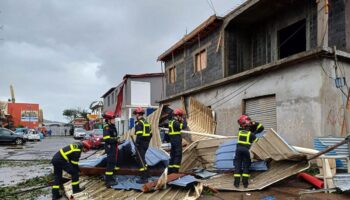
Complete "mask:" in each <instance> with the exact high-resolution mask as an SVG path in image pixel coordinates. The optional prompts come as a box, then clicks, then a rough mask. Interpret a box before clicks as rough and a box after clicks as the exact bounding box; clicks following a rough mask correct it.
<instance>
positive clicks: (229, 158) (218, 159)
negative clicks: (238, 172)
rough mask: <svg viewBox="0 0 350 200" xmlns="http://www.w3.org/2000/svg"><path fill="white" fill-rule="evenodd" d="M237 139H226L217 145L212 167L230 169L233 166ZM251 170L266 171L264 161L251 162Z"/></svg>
mask: <svg viewBox="0 0 350 200" xmlns="http://www.w3.org/2000/svg"><path fill="white" fill-rule="evenodd" d="M236 146H237V139H233V140H230V141H227V142H225V143H223V144H221V145H220V146H219V148H218V149H217V150H216V153H215V164H214V167H215V168H217V169H219V170H232V169H234V168H235V166H234V162H233V160H234V157H235V154H236ZM250 170H253V171H266V170H267V166H266V162H265V161H257V162H253V163H252V165H251V166H250Z"/></svg>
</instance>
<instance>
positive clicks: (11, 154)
mask: <svg viewBox="0 0 350 200" xmlns="http://www.w3.org/2000/svg"><path fill="white" fill-rule="evenodd" d="M73 142H78V140H75V139H73V137H71V136H56V137H54V136H53V137H46V138H45V139H43V140H41V141H40V142H29V141H28V142H26V143H25V144H24V145H4V144H1V145H0V160H51V159H52V156H53V155H54V154H55V153H56V152H57V151H58V150H59V149H60V148H62V147H65V146H67V145H69V144H71V143H73ZM90 153H93V151H90V152H89V154H90ZM86 155H88V154H86ZM86 155H82V157H84V156H86Z"/></svg>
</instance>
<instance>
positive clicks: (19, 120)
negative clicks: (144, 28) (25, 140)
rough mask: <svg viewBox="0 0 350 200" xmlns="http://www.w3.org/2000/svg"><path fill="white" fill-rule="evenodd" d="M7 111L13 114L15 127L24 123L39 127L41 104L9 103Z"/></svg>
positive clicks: (28, 125)
mask: <svg viewBox="0 0 350 200" xmlns="http://www.w3.org/2000/svg"><path fill="white" fill-rule="evenodd" d="M7 112H8V114H10V115H12V117H13V122H14V126H15V127H18V126H19V125H22V126H25V127H28V128H37V127H38V126H39V104H33V103H8V107H7Z"/></svg>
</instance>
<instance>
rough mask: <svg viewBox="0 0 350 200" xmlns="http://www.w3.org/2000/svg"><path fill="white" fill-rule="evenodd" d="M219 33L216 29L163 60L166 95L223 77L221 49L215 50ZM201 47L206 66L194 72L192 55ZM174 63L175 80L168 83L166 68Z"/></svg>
mask: <svg viewBox="0 0 350 200" xmlns="http://www.w3.org/2000/svg"><path fill="white" fill-rule="evenodd" d="M219 35H220V34H219V30H217V31H216V32H214V33H212V34H210V35H209V36H207V37H205V38H203V39H201V41H200V43H194V44H193V45H191V46H189V47H186V49H185V50H184V51H183V52H181V53H177V54H175V55H174V60H172V59H169V60H166V61H165V69H166V77H167V81H166V82H167V84H166V95H167V96H171V95H173V94H176V93H180V92H183V91H185V90H187V89H190V88H194V87H198V86H201V85H204V84H207V83H211V82H213V81H215V80H218V79H220V78H222V77H223V72H222V64H221V60H222V59H221V51H220V49H219V51H218V52H217V51H216V48H217V44H218V40H219ZM203 48H205V49H206V50H207V68H206V69H204V70H202V71H201V72H195V68H194V57H195V54H196V53H197V52H198V51H199V50H201V49H203ZM174 65H175V66H176V82H175V83H169V81H168V77H169V75H168V69H169V67H172V66H174Z"/></svg>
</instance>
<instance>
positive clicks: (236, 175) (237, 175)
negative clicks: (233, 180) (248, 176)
mask: <svg viewBox="0 0 350 200" xmlns="http://www.w3.org/2000/svg"><path fill="white" fill-rule="evenodd" d="M233 176H234V177H241V175H240V174H233Z"/></svg>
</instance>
